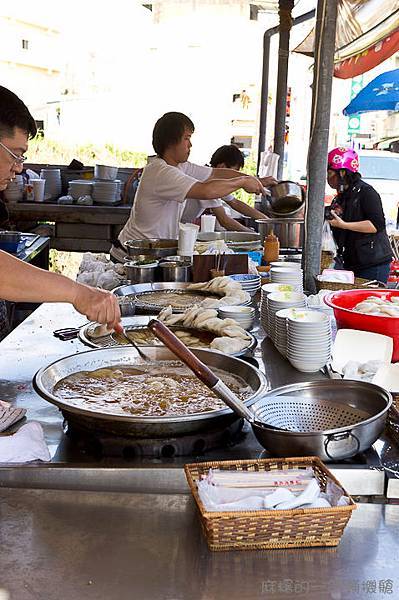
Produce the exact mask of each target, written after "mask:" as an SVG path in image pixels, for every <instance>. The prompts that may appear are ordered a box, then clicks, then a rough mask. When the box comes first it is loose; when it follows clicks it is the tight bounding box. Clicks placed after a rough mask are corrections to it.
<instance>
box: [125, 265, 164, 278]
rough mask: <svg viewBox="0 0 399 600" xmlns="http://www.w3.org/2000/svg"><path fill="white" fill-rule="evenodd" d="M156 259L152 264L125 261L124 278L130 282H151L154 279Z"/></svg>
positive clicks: (156, 266)
mask: <svg viewBox="0 0 399 600" xmlns="http://www.w3.org/2000/svg"><path fill="white" fill-rule="evenodd" d="M157 268H158V261H157V260H155V261H154V266H149V265H137V264H136V263H135V262H134V261H130V262H125V271H126V279H127V280H128V281H130V282H131V283H152V282H153V281H155V277H156V270H157Z"/></svg>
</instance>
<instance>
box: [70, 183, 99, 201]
mask: <svg viewBox="0 0 399 600" xmlns="http://www.w3.org/2000/svg"><path fill="white" fill-rule="evenodd" d="M92 193H93V182H92V181H88V180H87V179H76V180H75V181H70V182H69V185H68V195H69V196H72V198H74V199H75V200H77V199H78V198H80V196H91V195H92Z"/></svg>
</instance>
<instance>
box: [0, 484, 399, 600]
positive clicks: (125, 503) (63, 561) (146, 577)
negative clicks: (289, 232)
mask: <svg viewBox="0 0 399 600" xmlns="http://www.w3.org/2000/svg"><path fill="white" fill-rule="evenodd" d="M1 496H2V499H1V549H2V552H1V555H2V560H1V563H2V568H1V574H0V587H1V586H2V587H3V588H4V589H6V590H8V591H9V593H10V594H11V599H12V600H32V599H38V600H39V599H40V600H60V599H61V598H62V599H63V600H89V599H90V600H94V599H96V600H105V599H109V600H132V599H137V600H139V599H140V600H180V599H181V600H188V599H190V600H191V599H193V600H197V599H198V600H199V599H201V600H208V599H209V600H213V599H215V600H216V599H219V598H220V599H224V598H232V599H233V598H240V600H247V599H248V600H253V599H255V598H268V599H275V598H279V599H280V598H287V599H288V598H301V599H306V600H322V599H325V598H331V599H334V600H338V599H342V600H351V599H355V598H356V599H357V600H359V599H362V600H365V598H369V597H370V598H386V597H391V598H397V597H398V594H399V577H398V566H399V564H398V562H399V561H398V551H397V550H398V548H397V542H396V539H397V537H398V535H399V507H396V506H386V507H385V506H381V505H360V506H359V507H358V509H357V510H355V511H354V513H353V516H352V518H351V520H350V522H349V525H348V527H347V529H346V531H345V533H344V536H343V538H342V541H341V543H340V545H339V546H338V547H337V548H332V549H331V548H322V549H320V548H317V549H316V548H315V549H310V548H309V549H300V550H273V551H264V552H262V551H249V552H221V553H212V552H210V551H208V549H207V546H206V543H205V540H204V537H203V536H202V532H201V530H200V526H199V523H198V520H197V516H196V513H195V507H194V505H193V502H192V500H191V498H190V497H189V496H187V495H181V494H180V495H178V494H139V493H137V494H116V493H105V492H76V491H74V492H72V491H71V492H60V491H57V490H50V491H49V490H46V491H43V490H19V491H18V494H16V493H15V490H5V489H3V490H2V491H1ZM367 590H370V591H369V592H368V591H367ZM372 590H376V591H375V592H372ZM384 590H392V593H391V595H387V594H388V592H384ZM369 593H370V596H369Z"/></svg>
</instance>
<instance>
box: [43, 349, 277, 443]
mask: <svg viewBox="0 0 399 600" xmlns="http://www.w3.org/2000/svg"><path fill="white" fill-rule="evenodd" d="M145 352H146V354H147V355H148V356H149V357H150V358H151V359H152V360H159V361H161V360H176V356H175V355H174V354H173V353H172V352H171V351H170V350H168V349H167V348H166V347H159V346H158V347H157V346H148V347H146V349H145ZM193 353H194V354H195V355H196V356H197V357H198V358H199V359H200V360H201V361H203V362H204V363H205V364H206V365H208V366H209V367H210V368H211V369H212V368H218V369H222V370H223V371H226V372H228V373H231V374H233V375H237V376H238V377H241V378H242V379H243V380H244V381H245V382H246V383H247V384H248V385H249V386H250V387H251V388H252V390H253V394H251V395H250V397H249V398H247V399H246V400H245V404H246V405H247V406H250V405H251V404H253V403H254V402H255V401H256V400H257V399H258V398H260V397H261V396H262V395H264V394H265V392H266V391H267V389H268V388H269V386H268V382H267V379H266V377H265V376H264V375H263V373H261V371H259V369H257V368H256V367H253V366H252V365H250V364H249V363H247V362H245V361H243V360H241V359H239V358H234V357H231V356H227V355H225V354H221V353H219V352H215V351H213V350H200V349H198V350H193ZM140 364H143V360H142V359H141V358H140V357H139V355H138V353H137V351H136V350H135V348H103V349H100V350H90V351H88V352H81V353H79V354H73V355H71V356H66V357H64V358H61V359H59V360H57V361H55V362H53V363H51V364H50V365H48V366H46V367H43V368H41V369H39V371H38V372H37V373H36V375H35V376H34V378H33V385H34V388H35V390H36V391H37V392H38V394H40V396H42V397H43V398H44V399H45V400H47V401H48V402H51V403H52V404H55V405H56V406H58V408H59V409H60V410H61V412H62V414H63V415H64V417H65V418H66V419H67V420H68V422H69V423H70V424H75V425H76V426H77V427H79V428H80V429H85V430H87V431H93V432H104V433H106V434H111V435H123V436H131V437H140V438H150V437H170V436H175V435H183V434H188V433H196V432H199V431H204V430H208V429H210V428H212V429H224V428H225V427H228V426H229V425H230V424H231V423H233V422H234V421H236V420H237V419H238V418H239V416H238V415H236V414H235V413H233V412H232V411H231V410H230V409H229V408H227V407H226V408H224V409H219V410H214V411H210V412H206V413H196V414H191V415H184V416H180V417H176V416H173V417H139V416H134V415H128V414H126V415H115V414H109V413H106V412H99V411H96V410H90V409H88V408H79V407H77V406H74V405H72V404H69V403H68V401H67V400H65V399H61V398H58V397H57V396H55V395H54V394H53V389H54V386H55V385H56V383H58V381H60V380H61V379H63V378H64V377H67V376H68V375H71V374H72V373H77V372H79V371H86V370H87V371H92V370H95V369H99V368H102V367H109V366H116V365H137V366H138V365H140Z"/></svg>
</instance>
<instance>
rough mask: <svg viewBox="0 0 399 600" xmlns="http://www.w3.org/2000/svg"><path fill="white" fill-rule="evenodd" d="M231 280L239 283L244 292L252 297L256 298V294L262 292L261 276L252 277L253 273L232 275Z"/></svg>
mask: <svg viewBox="0 0 399 600" xmlns="http://www.w3.org/2000/svg"><path fill="white" fill-rule="evenodd" d="M230 279H234V280H235V281H239V282H240V283H241V287H242V289H243V290H244V292H248V294H249V295H250V296H251V297H252V296H255V294H256V292H257V291H258V290H260V286H261V283H260V275H252V273H242V274H237V275H230Z"/></svg>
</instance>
